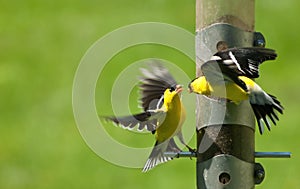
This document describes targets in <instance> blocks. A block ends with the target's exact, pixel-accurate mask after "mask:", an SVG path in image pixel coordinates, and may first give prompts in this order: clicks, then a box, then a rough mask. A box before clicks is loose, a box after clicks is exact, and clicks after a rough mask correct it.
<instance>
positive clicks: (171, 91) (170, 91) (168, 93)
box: [164, 85, 183, 104]
mask: <svg viewBox="0 0 300 189" xmlns="http://www.w3.org/2000/svg"><path fill="white" fill-rule="evenodd" d="M182 90H183V88H182V85H176V86H172V87H170V88H167V89H166V90H165V92H164V102H165V103H167V104H168V103H170V102H172V100H173V98H174V97H175V96H176V95H178V94H180V93H181V92H182Z"/></svg>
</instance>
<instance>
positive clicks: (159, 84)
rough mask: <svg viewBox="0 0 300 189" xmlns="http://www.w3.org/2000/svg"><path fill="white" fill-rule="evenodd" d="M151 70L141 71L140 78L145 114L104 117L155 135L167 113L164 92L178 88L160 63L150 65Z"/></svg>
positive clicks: (118, 123) (127, 127) (129, 127)
mask: <svg viewBox="0 0 300 189" xmlns="http://www.w3.org/2000/svg"><path fill="white" fill-rule="evenodd" d="M149 65H150V68H151V70H148V69H141V72H142V74H143V76H142V77H140V82H141V83H140V85H139V88H140V93H141V99H140V101H141V105H142V108H143V110H144V112H142V113H139V114H135V115H129V116H121V117H115V116H102V118H104V119H106V120H110V121H112V122H114V123H115V124H117V125H120V126H122V127H123V128H126V129H134V128H135V127H136V126H137V129H138V131H142V130H144V129H146V130H148V131H151V132H152V133H155V130H156V129H157V128H158V127H159V125H160V124H161V123H162V122H163V120H164V118H165V116H166V112H164V111H163V110H162V109H161V107H162V105H163V103H164V96H163V95H164V92H165V90H166V89H168V88H171V87H174V88H175V87H176V85H177V83H176V81H175V79H174V78H173V77H172V75H171V74H170V73H169V71H168V70H167V69H166V68H165V67H163V66H162V65H161V64H160V63H159V62H155V63H151V64H149Z"/></svg>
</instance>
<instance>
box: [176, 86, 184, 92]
mask: <svg viewBox="0 0 300 189" xmlns="http://www.w3.org/2000/svg"><path fill="white" fill-rule="evenodd" d="M175 91H176V93H181V92H182V91H183V88H182V85H176V89H175Z"/></svg>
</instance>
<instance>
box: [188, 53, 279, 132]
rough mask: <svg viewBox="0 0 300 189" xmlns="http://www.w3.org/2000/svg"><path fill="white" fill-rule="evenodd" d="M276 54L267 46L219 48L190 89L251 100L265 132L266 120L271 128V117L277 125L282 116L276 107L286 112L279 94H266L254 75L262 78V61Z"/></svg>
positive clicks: (208, 94) (199, 92)
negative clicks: (260, 69) (279, 115)
mask: <svg viewBox="0 0 300 189" xmlns="http://www.w3.org/2000/svg"><path fill="white" fill-rule="evenodd" d="M276 57H277V54H276V52H275V51H274V50H272V49H268V48H263V47H243V48H230V49H225V50H222V51H219V52H217V53H216V54H214V56H212V58H211V60H209V61H207V62H205V63H204V64H203V65H202V66H201V71H202V73H203V76H200V77H198V78H195V79H194V80H192V81H191V82H190V83H189V86H188V87H189V91H190V92H194V93H198V94H202V95H206V96H212V97H217V98H225V99H227V100H229V101H231V102H234V103H239V102H241V101H243V100H249V102H250V104H251V107H252V109H253V112H254V115H255V117H256V120H257V123H258V128H259V131H260V134H262V133H263V131H264V127H263V122H264V123H265V125H266V126H267V128H268V130H270V123H269V121H268V119H267V117H268V118H269V119H270V120H271V121H272V122H273V124H274V125H276V120H279V118H278V116H277V114H276V113H275V110H276V111H277V112H279V113H281V114H282V113H283V107H282V106H281V104H280V102H279V101H278V100H277V99H276V97H275V96H273V95H270V94H268V93H266V92H265V91H264V90H263V89H262V88H261V87H260V86H259V85H258V84H257V83H255V82H254V81H253V80H252V78H257V77H259V68H258V67H259V65H260V64H261V63H263V62H264V61H266V60H274V59H275V58H276Z"/></svg>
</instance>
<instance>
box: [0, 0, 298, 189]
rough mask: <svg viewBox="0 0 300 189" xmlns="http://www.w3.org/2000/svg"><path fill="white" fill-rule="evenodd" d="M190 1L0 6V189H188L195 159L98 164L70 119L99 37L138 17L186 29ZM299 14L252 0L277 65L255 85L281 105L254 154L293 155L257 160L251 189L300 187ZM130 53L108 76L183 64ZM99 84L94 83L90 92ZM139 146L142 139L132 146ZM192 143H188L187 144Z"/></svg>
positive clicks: (267, 0)
mask: <svg viewBox="0 0 300 189" xmlns="http://www.w3.org/2000/svg"><path fill="white" fill-rule="evenodd" d="M194 4H195V2H194V1H172V0H153V1H137V0H127V1H121V0H118V1H103V0H100V1H95V0H87V1H79V0H73V1H70V0H60V1H57V0H52V1H50V0H45V1H38V0H27V1H21V0H19V1H18V0H11V1H0V57H1V59H0V88H1V93H0V102H1V106H0V123H1V124H0V125H1V132H0V138H1V143H0V188H1V189H21V188H22V189H23V188H43V189H47V188H51V189H52V188H142V187H143V188H144V189H147V188H154V187H155V188H184V187H185V188H195V185H196V184H195V181H196V180H195V160H189V159H182V160H174V161H172V162H169V163H167V164H164V165H162V166H159V167H157V168H156V169H154V170H152V171H150V172H149V173H147V174H142V173H141V170H140V169H128V168H123V167H119V166H116V165H113V164H110V163H109V162H106V161H105V160H103V159H101V158H100V157H98V156H97V155H96V154H95V153H94V152H92V151H91V150H90V149H89V148H88V146H87V145H86V144H85V142H84V140H83V139H82V138H81V136H80V134H79V131H78V130H77V127H76V124H75V121H74V117H73V113H72V82H73V78H74V75H75V72H76V68H77V66H78V65H79V62H80V60H81V58H82V56H83V55H84V54H85V52H86V50H87V49H88V48H89V47H90V46H91V45H92V44H93V43H94V42H95V41H96V40H97V39H99V38H100V37H101V36H103V35H105V34H107V33H108V32H110V31H112V30H114V29H117V28H119V27H121V26H125V25H128V24H133V23H137V22H145V21H155V22H165V23H169V24H173V25H177V26H179V27H182V28H185V29H186V30H188V31H190V32H192V33H193V32H194V30H195V29H194V28H195V26H194V23H195V11H194V9H195V5H194ZM299 8H300V2H299V1H296V0H286V1H276V2H275V1H271V0H263V1H257V2H256V30H257V31H261V32H263V34H264V35H265V37H266V39H267V46H268V47H271V48H274V49H276V50H277V52H278V54H279V56H278V59H277V60H276V61H273V62H269V63H267V64H266V65H264V66H262V67H261V70H262V71H261V74H262V76H263V77H261V78H260V79H258V80H257V81H258V82H259V83H260V84H261V86H262V87H263V88H265V89H266V90H267V91H270V93H272V94H275V95H276V96H277V97H278V98H279V99H280V100H281V101H282V104H283V105H284V107H285V114H284V115H283V116H280V118H281V120H280V122H279V123H278V127H276V128H274V127H273V130H272V132H271V133H269V132H266V133H265V134H264V135H263V136H259V135H258V133H256V150H257V151H291V152H292V153H293V156H292V159H258V160H257V161H258V162H261V163H262V164H263V165H264V167H265V169H266V172H267V173H266V174H267V175H266V179H265V181H264V182H263V183H262V184H261V185H259V186H257V188H265V189H266V188H272V189H274V188H299V185H300V179H299V177H300V174H299V173H298V171H299V168H300V159H299V155H300V153H299V145H300V141H299V136H298V130H297V129H298V128H297V127H298V125H299V122H300V119H299V99H298V98H299V96H300V87H299V79H300V76H299V71H300V66H299V65H298V60H299V49H298V44H299V43H300V35H299V33H300V24H299V20H298V19H297V18H298V15H299ZM135 48H136V49H134V48H133V49H128V51H127V52H126V53H123V55H118V56H116V57H114V60H112V62H113V61H115V62H119V64H118V66H116V67H115V68H113V66H112V65H113V64H110V66H111V68H110V69H111V70H112V72H111V74H112V75H111V77H112V78H113V77H116V75H117V73H118V71H120V70H122V66H120V67H119V65H122V62H123V63H124V64H126V63H131V62H133V61H136V60H138V59H139V58H146V57H148V56H156V55H159V56H162V57H161V58H165V59H167V60H169V61H171V62H172V61H174V62H181V61H184V60H186V58H185V57H183V55H180V54H178V53H177V54H176V52H171V51H170V49H164V48H163V47H157V46H151V45H149V46H144V47H141V49H139V48H137V47H135ZM162 52H168V53H166V54H165V53H162ZM187 61H188V60H187ZM107 69H109V67H108V68H107ZM185 70H186V72H187V73H188V74H189V76H190V77H193V74H194V72H195V71H194V67H193V65H191V64H186V66H185ZM112 78H106V80H107V82H106V83H105V82H104V84H103V87H109V85H110V84H111V82H112V81H111V79H112ZM101 87H102V86H101V85H100V84H98V85H97V91H98V90H99V89H98V88H101ZM133 95H136V94H135V93H134V94H133ZM102 96H103V94H102V95H101V94H96V97H97V100H96V102H97V107H98V108H99V106H100V108H101V109H102V108H103V109H106V108H107V109H109V108H110V107H109V105H110V104H109V102H106V101H105V100H103V101H105V102H103V101H102V99H99V98H100V97H102ZM135 97H136V98H137V95H136V96H135ZM103 98H106V99H109V97H108V96H106V97H105V95H104V96H103ZM132 99H133V100H132V101H133V104H134V105H133V106H134V107H135V105H136V102H135V98H132ZM120 108H122V107H120ZM125 110H126V109H125ZM125 110H124V111H125ZM132 111H138V109H137V108H136V109H134V108H133V110H132ZM107 113H110V112H109V110H108V111H107ZM124 113H125V112H124ZM112 129H113V130H116V131H112V133H114V134H115V135H116V136H124V137H125V138H126V137H127V138H128V136H127V135H126V134H124V133H126V132H127V131H126V132H125V131H123V130H121V129H119V128H117V127H114V128H112ZM118 132H120V133H118ZM147 137H148V138H147V141H146V142H144V141H143V142H142V143H145V144H146V145H152V143H153V138H152V136H150V135H149V136H148V135H147ZM127 138H126V140H127ZM148 139H149V140H148ZM120 140H121V141H122V139H121V138H120ZM128 140H129V139H128ZM140 142H141V138H140V140H139V141H133V142H132V143H140ZM190 144H191V145H192V146H194V140H192V141H191V143H190ZM107 148H109V147H107Z"/></svg>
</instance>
